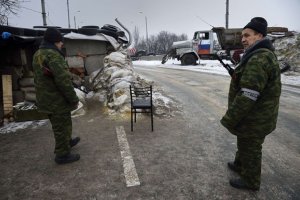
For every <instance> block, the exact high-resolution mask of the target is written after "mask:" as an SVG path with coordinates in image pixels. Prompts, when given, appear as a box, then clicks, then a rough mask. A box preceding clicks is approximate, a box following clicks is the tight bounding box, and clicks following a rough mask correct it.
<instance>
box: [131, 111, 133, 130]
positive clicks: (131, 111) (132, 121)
mask: <svg viewBox="0 0 300 200" xmlns="http://www.w3.org/2000/svg"><path fill="white" fill-rule="evenodd" d="M131 131H133V113H132V109H131Z"/></svg>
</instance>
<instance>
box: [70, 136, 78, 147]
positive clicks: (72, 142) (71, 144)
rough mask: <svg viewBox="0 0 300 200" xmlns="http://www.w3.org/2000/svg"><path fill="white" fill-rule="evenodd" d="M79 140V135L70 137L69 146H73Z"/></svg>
mask: <svg viewBox="0 0 300 200" xmlns="http://www.w3.org/2000/svg"><path fill="white" fill-rule="evenodd" d="M79 141H80V137H75V138H73V139H71V140H70V146H71V147H74V146H75V145H76V144H78V142H79Z"/></svg>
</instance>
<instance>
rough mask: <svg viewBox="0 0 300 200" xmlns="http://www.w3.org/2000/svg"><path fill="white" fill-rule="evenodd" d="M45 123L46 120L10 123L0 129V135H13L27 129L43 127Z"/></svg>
mask: <svg viewBox="0 0 300 200" xmlns="http://www.w3.org/2000/svg"><path fill="white" fill-rule="evenodd" d="M46 122H47V120H38V121H28V122H11V123H9V124H6V125H4V126H3V127H1V128H0V134H8V133H15V132H17V131H18V130H23V129H26V128H28V127H31V128H33V129H35V128H37V127H39V126H43V125H44V124H46Z"/></svg>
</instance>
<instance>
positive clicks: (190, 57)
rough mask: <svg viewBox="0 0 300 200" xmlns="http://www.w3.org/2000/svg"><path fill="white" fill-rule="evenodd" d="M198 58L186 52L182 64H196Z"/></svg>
mask: <svg viewBox="0 0 300 200" xmlns="http://www.w3.org/2000/svg"><path fill="white" fill-rule="evenodd" d="M196 62H197V58H196V57H195V56H194V55H193V54H185V55H183V56H182V58H181V64H182V65H196Z"/></svg>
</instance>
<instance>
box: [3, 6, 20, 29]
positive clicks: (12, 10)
mask: <svg viewBox="0 0 300 200" xmlns="http://www.w3.org/2000/svg"><path fill="white" fill-rule="evenodd" d="M19 6H20V1H19V0H0V25H4V24H5V25H8V15H9V14H13V15H16V14H17V11H18V9H19Z"/></svg>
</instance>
